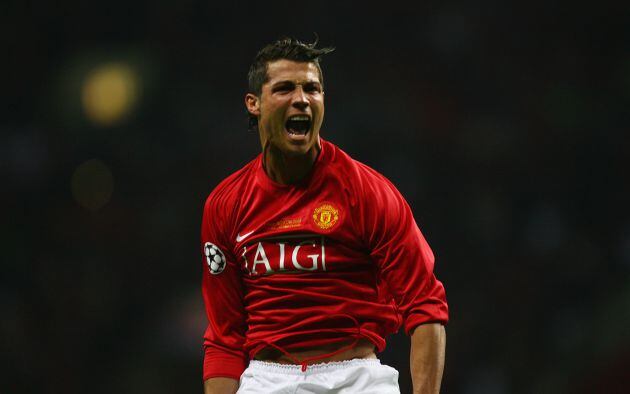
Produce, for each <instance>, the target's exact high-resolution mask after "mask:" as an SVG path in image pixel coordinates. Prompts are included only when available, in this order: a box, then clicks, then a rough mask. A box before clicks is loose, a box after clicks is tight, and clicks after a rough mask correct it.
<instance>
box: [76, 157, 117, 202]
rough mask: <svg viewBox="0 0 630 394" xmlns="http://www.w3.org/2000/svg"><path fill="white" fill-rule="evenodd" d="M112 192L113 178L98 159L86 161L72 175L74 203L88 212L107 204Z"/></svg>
mask: <svg viewBox="0 0 630 394" xmlns="http://www.w3.org/2000/svg"><path fill="white" fill-rule="evenodd" d="M113 190H114V177H113V176H112V173H111V171H110V170H109V168H107V166H106V165H105V164H104V163H103V162H102V161H100V160H98V159H92V160H88V161H86V162H85V163H83V164H81V165H80V166H78V167H77V169H76V170H75V171H74V174H72V195H73V196H74V199H75V200H76V202H77V203H78V204H79V205H81V206H82V207H84V208H86V209H89V210H90V211H98V210H99V209H101V208H102V207H103V206H105V204H107V203H108V202H109V200H110V198H111V196H112V192H113Z"/></svg>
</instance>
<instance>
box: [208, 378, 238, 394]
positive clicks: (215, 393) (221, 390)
mask: <svg viewBox="0 0 630 394" xmlns="http://www.w3.org/2000/svg"><path fill="white" fill-rule="evenodd" d="M236 390H238V380H236V379H232V378H210V379H208V380H206V381H205V382H203V392H204V394H234V393H236Z"/></svg>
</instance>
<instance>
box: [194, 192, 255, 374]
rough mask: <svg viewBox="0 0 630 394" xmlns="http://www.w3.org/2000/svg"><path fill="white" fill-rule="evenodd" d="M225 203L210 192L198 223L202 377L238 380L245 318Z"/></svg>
mask: <svg viewBox="0 0 630 394" xmlns="http://www.w3.org/2000/svg"><path fill="white" fill-rule="evenodd" d="M225 212H226V209H225V204H222V203H221V201H220V200H219V199H218V198H216V196H214V195H212V194H211V195H210V197H209V198H208V200H207V201H206V204H205V207H204V212H203V219H202V225H201V251H202V261H203V279H202V290H201V291H202V295H203V300H204V304H205V310H206V315H207V317H208V327H207V329H206V331H205V334H204V342H203V348H204V360H203V380H204V381H205V380H207V379H209V378H213V377H228V378H233V379H236V380H238V379H239V378H240V375H241V374H242V372H243V371H244V370H245V367H246V364H247V358H246V353H245V351H244V348H243V343H244V341H245V331H246V320H245V311H244V306H243V286H242V281H241V277H240V272H239V267H238V266H237V264H236V259H235V258H234V256H233V252H232V250H231V248H230V245H231V244H230V242H229V239H230V237H229V231H228V228H229V227H228V223H227V220H226V219H225V218H224V215H225Z"/></svg>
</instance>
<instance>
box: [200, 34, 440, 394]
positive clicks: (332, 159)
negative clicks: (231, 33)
mask: <svg viewBox="0 0 630 394" xmlns="http://www.w3.org/2000/svg"><path fill="white" fill-rule="evenodd" d="M315 45H316V43H313V44H304V43H301V42H299V41H297V40H294V39H283V40H279V41H277V42H274V43H272V44H270V45H268V46H266V47H265V48H263V49H262V50H261V51H260V52H259V53H258V55H257V57H256V59H255V61H254V63H253V64H252V66H251V68H250V72H249V93H247V94H246V96H245V105H246V107H247V110H248V112H249V114H250V116H251V119H252V120H253V125H254V126H256V128H257V129H258V132H259V136H260V142H261V146H262V153H261V154H260V155H259V156H258V157H257V158H256V159H255V160H253V161H252V162H250V163H249V164H247V165H246V166H245V167H243V168H242V169H241V170H239V171H237V172H236V173H234V174H232V175H231V176H229V177H228V178H227V179H225V180H224V181H223V182H221V183H220V184H219V185H218V186H217V187H216V189H215V190H214V191H213V192H212V193H211V194H210V196H209V197H208V199H207V201H206V204H205V208H204V216H203V222H202V245H203V254H204V259H203V260H204V272H203V283H202V292H203V297H204V302H205V306H206V312H207V315H208V320H209V325H208V328H207V330H206V332H205V335H204V349H205V356H204V381H205V382H204V389H205V393H206V394H209V393H234V392H237V390H238V392H239V393H265V394H268V393H285V392H287V393H296V392H297V393H299V392H308V393H327V392H340V391H339V390H344V391H343V392H348V393H397V392H399V388H398V381H397V379H398V373H397V371H396V370H394V369H393V368H390V367H388V366H385V365H381V364H380V361H379V360H378V359H377V358H376V355H375V352H377V351H382V350H383V349H384V347H385V337H386V336H387V335H389V334H391V333H394V332H396V331H398V329H399V328H400V327H401V326H403V327H404V328H405V330H406V332H407V333H409V334H410V336H411V356H410V357H411V360H410V361H411V373H412V380H413V385H414V392H416V393H438V392H439V387H440V382H441V379H442V370H443V364H444V347H445V331H444V326H443V325H444V324H446V322H447V320H448V307H447V304H446V299H445V293H444V287H443V286H442V284H441V283H440V282H439V281H438V280H437V279H436V278H435V276H434V274H433V262H434V258H433V253H432V252H431V249H430V248H429V246H428V244H427V243H426V241H425V239H424V237H423V236H422V234H421V232H420V230H419V229H418V226H417V225H416V223H415V221H414V219H413V215H412V213H411V210H410V208H409V206H408V205H407V203H406V202H405V200H404V199H403V197H402V196H401V195H400V193H399V192H398V191H397V190H396V188H395V187H394V186H393V185H392V184H391V183H390V182H389V181H388V180H387V179H385V178H384V177H383V176H382V175H380V174H379V173H377V172H376V171H374V170H372V169H371V168H369V167H367V166H365V165H363V164H361V163H359V162H357V161H355V160H353V159H352V158H350V157H349V156H348V155H347V154H346V153H344V152H343V151H342V150H341V149H339V148H338V147H336V146H335V145H333V144H332V143H330V142H327V141H324V140H323V139H322V138H320V136H319V131H320V126H321V124H322V120H323V118H324V90H323V85H324V83H323V75H322V71H321V68H320V65H319V59H320V57H321V56H322V55H324V54H327V53H329V52H331V51H332V49H331V48H324V49H318V48H316V47H315ZM248 364H249V366H248Z"/></svg>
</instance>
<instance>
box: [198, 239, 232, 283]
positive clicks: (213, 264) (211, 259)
mask: <svg viewBox="0 0 630 394" xmlns="http://www.w3.org/2000/svg"><path fill="white" fill-rule="evenodd" d="M203 252H204V254H205V255H206V262H207V263H208V269H209V270H210V273H211V274H212V275H218V274H220V273H221V272H223V270H224V269H225V265H226V260H225V255H224V254H223V252H221V249H219V248H218V247H217V246H216V245H215V244H213V243H211V242H206V244H205V245H204V246H203Z"/></svg>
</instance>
